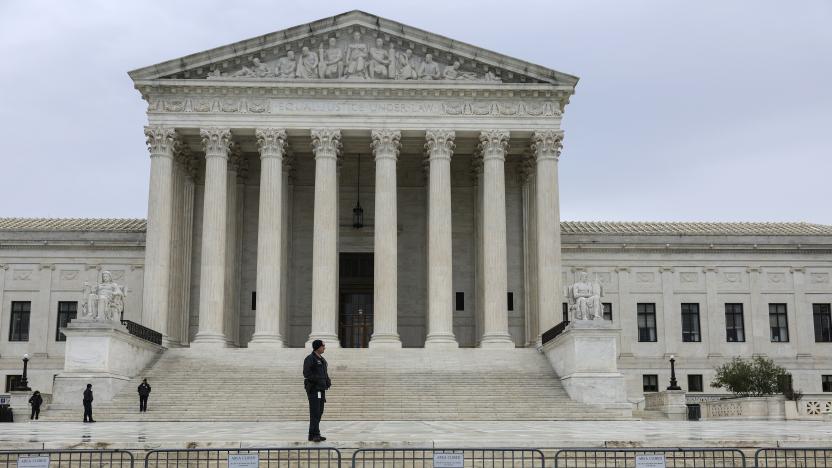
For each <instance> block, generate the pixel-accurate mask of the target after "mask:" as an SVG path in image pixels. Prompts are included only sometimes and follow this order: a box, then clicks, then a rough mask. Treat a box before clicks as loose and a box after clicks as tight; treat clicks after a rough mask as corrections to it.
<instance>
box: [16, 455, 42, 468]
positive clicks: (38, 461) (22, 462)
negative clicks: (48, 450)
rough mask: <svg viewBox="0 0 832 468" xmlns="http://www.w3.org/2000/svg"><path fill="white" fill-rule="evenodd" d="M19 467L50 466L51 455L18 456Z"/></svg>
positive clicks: (39, 467)
mask: <svg viewBox="0 0 832 468" xmlns="http://www.w3.org/2000/svg"><path fill="white" fill-rule="evenodd" d="M17 466H18V468H23V467H26V468H49V456H45V455H44V456H38V457H18V458H17Z"/></svg>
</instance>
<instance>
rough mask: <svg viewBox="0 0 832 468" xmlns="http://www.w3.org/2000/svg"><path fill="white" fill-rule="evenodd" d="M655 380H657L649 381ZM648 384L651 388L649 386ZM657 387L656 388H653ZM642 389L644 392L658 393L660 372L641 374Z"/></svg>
mask: <svg viewBox="0 0 832 468" xmlns="http://www.w3.org/2000/svg"><path fill="white" fill-rule="evenodd" d="M649 380H655V382H648V381H649ZM648 386H649V387H650V388H648ZM652 388H655V390H651V389H652ZM641 391H642V392H644V393H656V392H658V391H659V375H658V374H641Z"/></svg>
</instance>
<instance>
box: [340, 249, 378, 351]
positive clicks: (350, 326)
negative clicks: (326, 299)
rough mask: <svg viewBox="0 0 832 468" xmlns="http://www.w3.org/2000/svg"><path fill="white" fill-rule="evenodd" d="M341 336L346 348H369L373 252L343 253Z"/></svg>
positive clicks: (341, 267)
mask: <svg viewBox="0 0 832 468" xmlns="http://www.w3.org/2000/svg"><path fill="white" fill-rule="evenodd" d="M338 276H339V294H338V299H339V302H338V310H339V314H338V337H339V338H340V341H341V347H343V348H366V347H367V346H368V345H369V343H370V337H371V336H372V335H373V254H372V253H353V252H350V253H342V254H341V255H340V261H339V275H338Z"/></svg>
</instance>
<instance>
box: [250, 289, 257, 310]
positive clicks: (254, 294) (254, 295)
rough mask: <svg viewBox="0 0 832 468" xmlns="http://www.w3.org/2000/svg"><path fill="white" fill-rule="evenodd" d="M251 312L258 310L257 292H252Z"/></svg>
mask: <svg viewBox="0 0 832 468" xmlns="http://www.w3.org/2000/svg"><path fill="white" fill-rule="evenodd" d="M251 310H257V291H252V292H251Z"/></svg>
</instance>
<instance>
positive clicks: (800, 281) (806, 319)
mask: <svg viewBox="0 0 832 468" xmlns="http://www.w3.org/2000/svg"><path fill="white" fill-rule="evenodd" d="M791 273H792V281H793V282H794V320H792V321H791V322H792V323H790V324H789V329H790V331H791V330H795V331H796V333H795V347H796V348H797V358H798V359H809V358H811V357H812V348H813V346H814V344H815V333H814V332H815V328H814V326H810V325H809V324H810V323H811V324H812V325H814V323H815V316H814V312H813V310H812V304H811V303H810V301H809V299H807V298H806V269H805V268H803V267H792V268H791Z"/></svg>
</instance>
